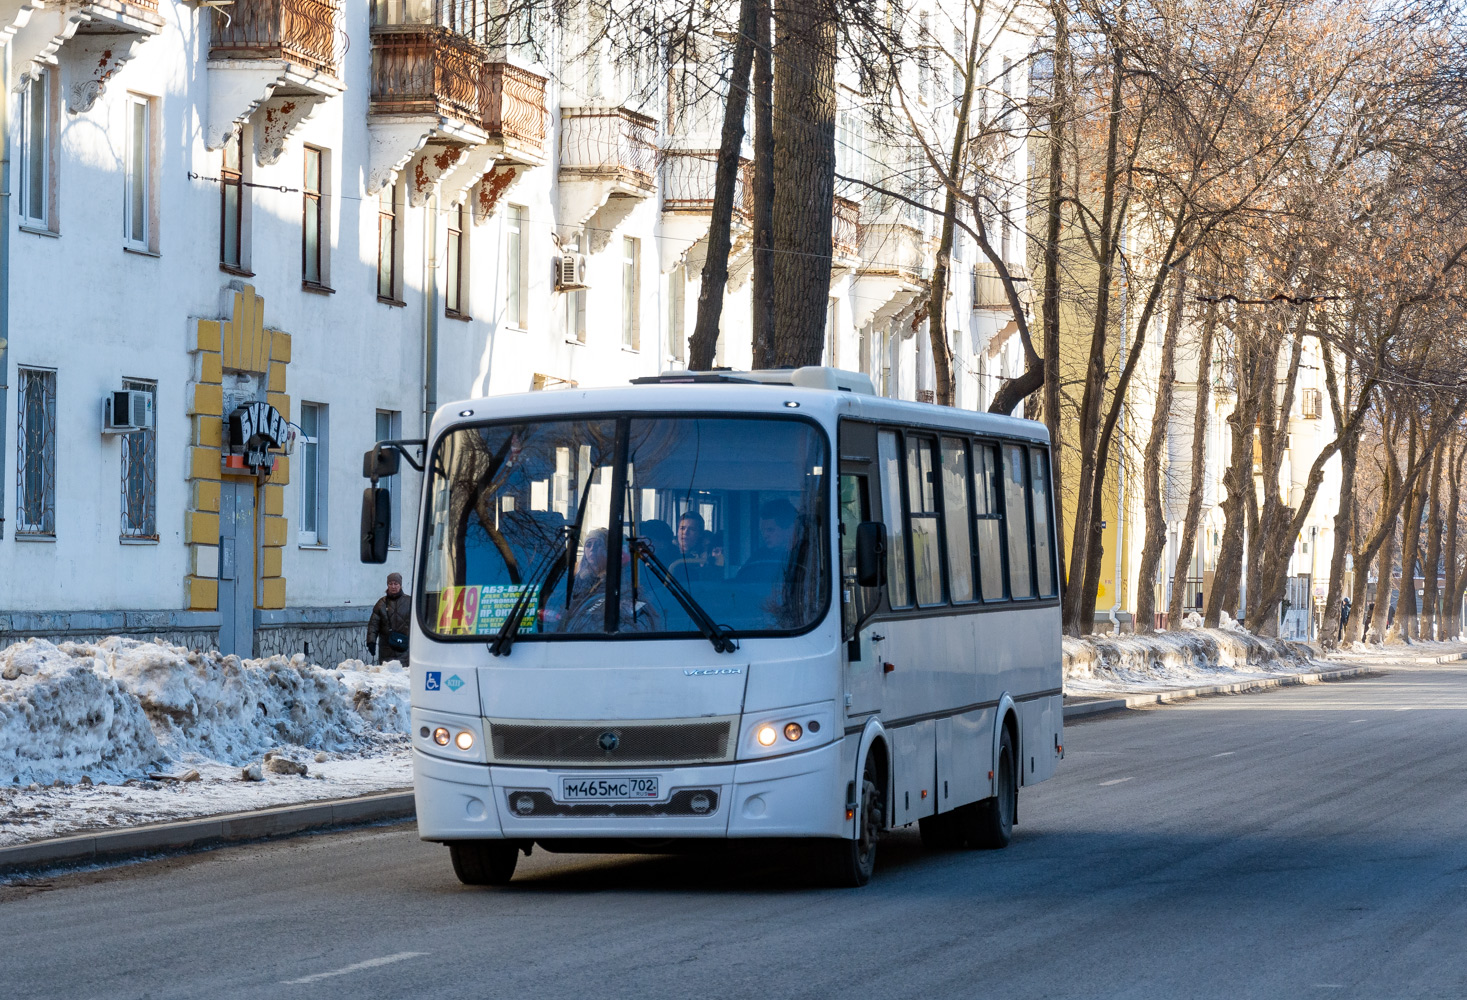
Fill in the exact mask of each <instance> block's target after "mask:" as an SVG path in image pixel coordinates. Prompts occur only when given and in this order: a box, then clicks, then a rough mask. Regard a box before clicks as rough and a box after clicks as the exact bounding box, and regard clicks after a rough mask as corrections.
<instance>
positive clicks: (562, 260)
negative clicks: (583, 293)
mask: <svg viewBox="0 0 1467 1000" xmlns="http://www.w3.org/2000/svg"><path fill="white" fill-rule="evenodd" d="M555 287H556V288H558V289H560V290H561V291H570V290H572V289H576V288H585V287H586V255H585V254H583V253H575V252H574V251H569V250H568V251H566V252H565V253H562V254H557V255H556V257H555Z"/></svg>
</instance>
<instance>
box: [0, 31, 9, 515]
mask: <svg viewBox="0 0 1467 1000" xmlns="http://www.w3.org/2000/svg"><path fill="white" fill-rule="evenodd" d="M0 80H3V81H4V84H5V86H4V89H3V90H0V538H4V537H5V511H6V509H7V508H6V506H5V482H6V478H7V477H6V473H5V456H6V455H8V454H10V450H9V449H8V448H7V447H6V444H5V418H6V416H7V415H9V413H10V392H9V388H10V381H9V379H10V43H9V42H6V43H5V54H4V56H0Z"/></svg>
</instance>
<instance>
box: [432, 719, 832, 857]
mask: <svg viewBox="0 0 1467 1000" xmlns="http://www.w3.org/2000/svg"><path fill="white" fill-rule="evenodd" d="M841 750H842V746H841V743H840V741H836V742H834V743H830V744H827V745H825V746H823V747H819V748H817V749H815V750H809V751H806V752H804V753H797V754H789V755H786V756H783V757H775V758H772V759H769V760H754V761H742V762H739V763H735V764H711V765H703V766H697V767H673V768H635V769H627V770H626V771H622V772H621V773H627V772H628V771H634V772H635V773H636V774H639V775H641V774H655V775H657V776H658V777H659V778H660V779H661V782H662V788H663V789H664V790H665V791H664V795H663V801H662V802H661V803H659V804H657V805H653V806H647V807H639V808H638V809H637V810H635V811H633V810H630V809H629V810H624V811H622V812H621V813H620V814H611V815H607V814H604V813H603V814H600V815H598V814H596V813H595V812H594V811H591V810H585V811H581V812H577V813H576V814H573V815H567V814H566V813H570V812H573V810H571V809H567V808H566V806H565V804H563V803H557V802H555V801H554V800H555V798H556V797H557V791H558V789H559V788H560V779H561V778H562V777H563V776H566V775H577V776H583V777H584V776H587V775H593V776H598V777H601V776H606V775H607V774H608V773H614V772H608V771H605V770H601V771H599V772H595V771H593V770H590V769H581V770H576V769H571V768H562V769H555V770H551V769H542V768H533V769H532V768H519V767H501V766H498V765H486V764H468V763H460V762H457V761H449V760H443V759H441V758H437V757H432V756H429V755H427V754H425V753H423V752H422V751H420V750H414V751H413V786H414V791H415V794H416V799H417V812H418V834H419V836H421V837H422V838H423V839H424V840H434V841H446V840H481V839H488V840H499V839H509V840H539V839H546V840H551V839H554V840H576V839H581V838H586V839H615V838H622V837H625V838H627V839H638V840H642V839H648V838H652V839H657V838H664V837H665V838H721V837H849V836H851V835H852V824H851V823H849V822H847V821H846V816H845V809H846V802H845V797H846V785H847V780H848V776H847V775H846V774H845V773H844V770H845V769H844V767H843V766H842V764H841ZM709 792H711V793H713V794H712V795H709V794H707V793H709ZM680 793H681V794H680ZM700 794H701V795H703V796H704V798H706V799H707V800H708V801H709V803H710V807H709V808H707V809H706V810H705V811H704V812H702V813H698V812H695V811H693V809H694V807H695V806H696V805H698V804H700V803H697V802H695V801H694V800H695V799H696V798H697V797H698V796H699V795H700ZM715 799H716V801H715ZM690 803H691V805H690ZM527 805H528V806H529V807H530V808H529V809H528V811H526V806H527Z"/></svg>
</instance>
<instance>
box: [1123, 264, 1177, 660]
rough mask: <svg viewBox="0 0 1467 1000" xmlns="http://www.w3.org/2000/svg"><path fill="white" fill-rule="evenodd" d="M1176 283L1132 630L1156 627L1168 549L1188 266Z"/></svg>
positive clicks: (1146, 470) (1171, 623)
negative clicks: (1168, 483)
mask: <svg viewBox="0 0 1467 1000" xmlns="http://www.w3.org/2000/svg"><path fill="white" fill-rule="evenodd" d="M1176 281H1177V287H1176V290H1175V292H1174V293H1173V297H1172V307H1171V310H1170V312H1169V313H1168V314H1167V320H1166V332H1165V333H1164V334H1163V335H1162V341H1161V366H1160V369H1159V370H1158V371H1157V374H1156V378H1157V387H1156V409H1154V410H1153V411H1152V413H1151V437H1150V438H1148V439H1147V441H1146V453H1145V454H1146V460H1145V462H1144V463H1143V464H1142V469H1141V477H1142V481H1143V483H1144V485H1145V487H1146V498H1145V506H1146V535H1145V539H1144V541H1143V542H1142V545H1141V565H1140V566H1139V567H1138V569H1137V571H1136V618H1135V621H1134V622H1133V630H1134V631H1136V632H1138V633H1143V634H1145V633H1150V632H1154V631H1155V630H1156V629H1155V624H1156V623H1155V618H1156V571H1157V569H1158V568H1159V567H1160V566H1161V557H1162V555H1163V554H1164V553H1165V550H1166V515H1165V512H1164V511H1163V509H1162V496H1161V493H1162V483H1163V476H1162V470H1161V465H1162V462H1161V452H1162V448H1164V447H1165V446H1166V439H1167V427H1168V425H1169V424H1170V423H1171V415H1172V386H1173V384H1174V383H1175V382H1176V369H1177V361H1176V359H1177V337H1178V335H1179V331H1180V330H1181V326H1182V304H1183V302H1184V301H1185V298H1184V296H1185V294H1186V290H1187V269H1186V266H1185V265H1184V266H1182V267H1181V268H1178V269H1177V273H1176ZM1181 624H1182V623H1181V622H1180V621H1179V620H1168V621H1167V628H1169V629H1177V628H1180V627H1181Z"/></svg>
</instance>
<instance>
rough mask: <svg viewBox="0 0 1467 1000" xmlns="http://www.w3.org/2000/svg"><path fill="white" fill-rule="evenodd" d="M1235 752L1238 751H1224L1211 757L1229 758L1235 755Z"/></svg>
mask: <svg viewBox="0 0 1467 1000" xmlns="http://www.w3.org/2000/svg"><path fill="white" fill-rule="evenodd" d="M1237 752H1238V751H1236V750H1224V751H1223V752H1222V753H1215V754H1213V755H1212V756H1213V757H1214V758H1216V757H1231V756H1232V755H1233V754H1235V753H1237Z"/></svg>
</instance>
